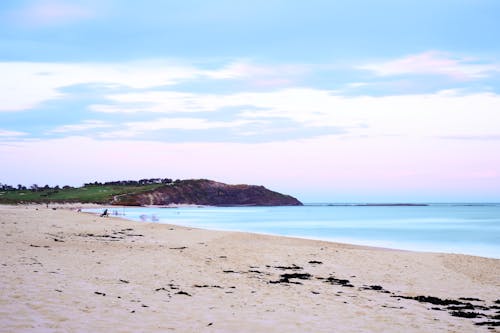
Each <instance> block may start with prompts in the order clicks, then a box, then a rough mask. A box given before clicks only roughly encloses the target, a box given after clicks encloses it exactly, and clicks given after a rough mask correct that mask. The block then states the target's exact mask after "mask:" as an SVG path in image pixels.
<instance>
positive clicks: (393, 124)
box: [93, 88, 500, 137]
mask: <svg viewBox="0 0 500 333" xmlns="http://www.w3.org/2000/svg"><path fill="white" fill-rule="evenodd" d="M108 97H109V99H110V101H111V103H110V105H95V106H93V109H94V110H95V111H104V112H115V113H127V112H155V113H163V114H168V113H175V114H178V113H194V112H198V113H200V112H201V113H206V115H205V116H204V117H206V118H207V119H209V118H210V114H211V113H213V112H216V111H217V110H220V109H224V108H232V109H234V117H236V119H238V120H252V121H265V120H268V121H271V122H275V123H276V128H278V127H279V126H281V125H283V124H282V123H279V122H277V120H279V119H281V120H287V121H289V122H290V124H295V125H294V126H303V127H311V128H321V127H331V128H333V127H335V128H343V129H346V130H349V132H351V133H352V134H353V135H358V136H359V135H371V136H375V135H378V136H380V135H403V136H414V137H422V136H446V135H448V136H461V135H466V136H467V135H481V134H483V133H488V135H496V134H499V133H500V130H499V129H498V125H497V124H498V123H500V113H498V111H497V110H500V96H499V95H496V94H492V93H478V94H468V95H460V94H459V93H458V92H457V91H453V90H447V91H442V92H439V93H435V94H419V95H396V96H379V97H373V96H355V97H345V96H340V95H336V94H334V93H332V92H331V91H328V90H321V89H309V88H295V89H282V90H277V91H271V92H244V93H235V94H226V95H222V94H220V95H215V94H194V93H176V92H168V91H167V92H144V93H134V94H120V95H111V96H108ZM138 104H141V105H143V107H142V108H134V107H133V106H134V105H138ZM130 105H132V107H131V106H130Z"/></svg>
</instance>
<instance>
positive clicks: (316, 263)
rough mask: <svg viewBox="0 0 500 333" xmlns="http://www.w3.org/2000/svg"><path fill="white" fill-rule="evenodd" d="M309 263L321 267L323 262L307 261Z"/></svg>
mask: <svg viewBox="0 0 500 333" xmlns="http://www.w3.org/2000/svg"><path fill="white" fill-rule="evenodd" d="M309 263H310V264H311V265H321V264H322V263H323V262H321V261H317V260H311V261H309Z"/></svg>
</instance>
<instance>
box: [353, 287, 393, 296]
mask: <svg viewBox="0 0 500 333" xmlns="http://www.w3.org/2000/svg"><path fill="white" fill-rule="evenodd" d="M359 289H360V290H375V291H378V292H381V293H384V294H390V291H388V290H385V289H384V288H382V286H379V285H371V286H363V287H361V288H359Z"/></svg>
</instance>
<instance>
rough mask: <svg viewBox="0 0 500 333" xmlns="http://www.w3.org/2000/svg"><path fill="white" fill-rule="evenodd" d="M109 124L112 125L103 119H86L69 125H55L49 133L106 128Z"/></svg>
mask: <svg viewBox="0 0 500 333" xmlns="http://www.w3.org/2000/svg"><path fill="white" fill-rule="evenodd" d="M111 126H112V125H111V124H108V123H105V122H104V121H101V120H86V121H83V122H82V123H80V124H70V125H63V126H59V127H56V128H54V129H52V130H50V131H49V133H68V132H79V131H86V130H89V129H96V128H106V127H111Z"/></svg>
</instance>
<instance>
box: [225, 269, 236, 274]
mask: <svg viewBox="0 0 500 333" xmlns="http://www.w3.org/2000/svg"><path fill="white" fill-rule="evenodd" d="M222 272H224V273H238V272H235V271H233V270H231V269H229V270H225V271H222Z"/></svg>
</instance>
